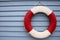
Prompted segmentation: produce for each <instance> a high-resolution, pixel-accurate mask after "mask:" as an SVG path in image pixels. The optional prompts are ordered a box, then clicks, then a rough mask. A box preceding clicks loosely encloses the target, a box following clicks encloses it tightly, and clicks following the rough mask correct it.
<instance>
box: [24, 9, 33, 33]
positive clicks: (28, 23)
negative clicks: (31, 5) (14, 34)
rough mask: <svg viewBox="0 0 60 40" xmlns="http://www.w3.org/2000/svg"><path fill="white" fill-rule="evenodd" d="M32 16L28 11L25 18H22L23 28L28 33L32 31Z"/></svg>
mask: <svg viewBox="0 0 60 40" xmlns="http://www.w3.org/2000/svg"><path fill="white" fill-rule="evenodd" d="M33 15H34V14H33V13H32V12H31V11H30V10H29V11H28V12H27V13H26V15H25V18H24V26H25V29H26V30H27V31H28V32H30V31H31V30H32V25H31V19H32V17H33Z"/></svg>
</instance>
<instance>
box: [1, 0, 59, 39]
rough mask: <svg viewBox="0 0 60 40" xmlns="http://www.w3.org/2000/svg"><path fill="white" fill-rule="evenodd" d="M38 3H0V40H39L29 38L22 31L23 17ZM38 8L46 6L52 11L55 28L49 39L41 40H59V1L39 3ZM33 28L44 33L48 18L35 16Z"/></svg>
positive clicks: (42, 15)
mask: <svg viewBox="0 0 60 40" xmlns="http://www.w3.org/2000/svg"><path fill="white" fill-rule="evenodd" d="M38 2H39V1H10V2H9V1H4V0H2V1H0V40H41V39H35V38H33V37H31V36H30V35H29V34H28V33H27V32H26V31H25V29H24V22H23V21H24V16H25V15H26V12H27V11H28V10H29V9H31V8H32V7H34V6H36V5H37V4H38ZM39 5H40V6H47V7H49V8H50V9H51V10H53V11H54V13H55V15H56V18H57V28H56V30H55V32H54V33H53V35H52V36H51V37H48V38H46V39H43V40H60V1H40V3H39ZM31 23H32V25H33V28H34V29H36V30H37V31H44V30H45V29H46V28H47V26H48V25H49V20H48V17H47V16H45V15H44V14H37V15H35V16H34V17H33V19H32V22H31Z"/></svg>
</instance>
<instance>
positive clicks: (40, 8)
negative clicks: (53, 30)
mask: <svg viewBox="0 0 60 40" xmlns="http://www.w3.org/2000/svg"><path fill="white" fill-rule="evenodd" d="M31 11H32V12H33V13H34V14H36V13H38V12H43V13H45V14H46V15H50V14H51V12H52V10H50V9H49V8H48V7H46V6H37V7H33V8H32V9H31Z"/></svg>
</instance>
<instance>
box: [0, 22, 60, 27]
mask: <svg viewBox="0 0 60 40" xmlns="http://www.w3.org/2000/svg"><path fill="white" fill-rule="evenodd" d="M32 25H33V26H48V25H49V22H32ZM0 26H24V22H0ZM57 26H60V22H58V23H57Z"/></svg>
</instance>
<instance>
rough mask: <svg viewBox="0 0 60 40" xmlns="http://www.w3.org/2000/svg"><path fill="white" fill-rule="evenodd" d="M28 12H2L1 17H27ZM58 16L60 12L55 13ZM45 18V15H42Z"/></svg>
mask: <svg viewBox="0 0 60 40" xmlns="http://www.w3.org/2000/svg"><path fill="white" fill-rule="evenodd" d="M26 13H27V12H0V17H3V16H4V17H5V16H7V17H9V16H14V17H15V16H25V15H26ZM54 13H55V15H56V16H59V15H60V12H54ZM40 16H43V15H40Z"/></svg>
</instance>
